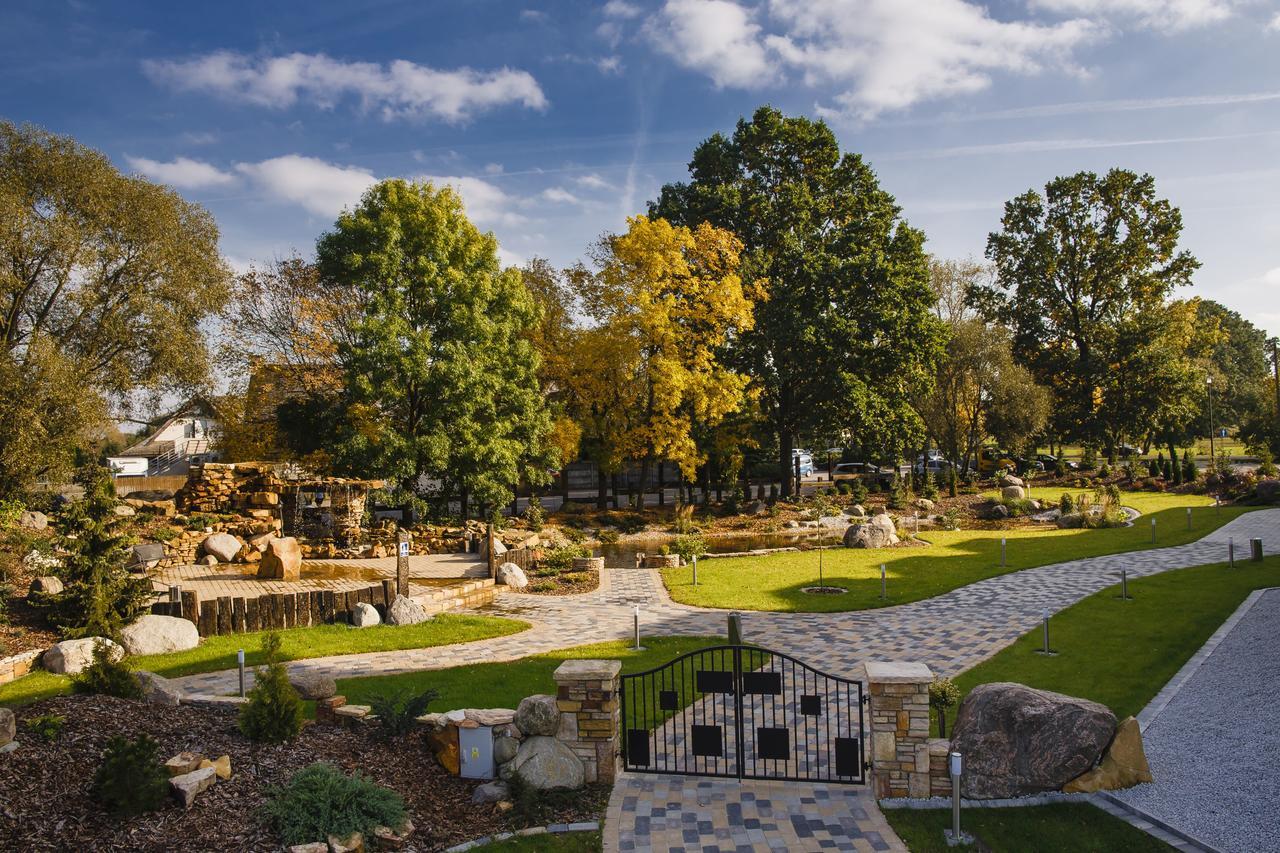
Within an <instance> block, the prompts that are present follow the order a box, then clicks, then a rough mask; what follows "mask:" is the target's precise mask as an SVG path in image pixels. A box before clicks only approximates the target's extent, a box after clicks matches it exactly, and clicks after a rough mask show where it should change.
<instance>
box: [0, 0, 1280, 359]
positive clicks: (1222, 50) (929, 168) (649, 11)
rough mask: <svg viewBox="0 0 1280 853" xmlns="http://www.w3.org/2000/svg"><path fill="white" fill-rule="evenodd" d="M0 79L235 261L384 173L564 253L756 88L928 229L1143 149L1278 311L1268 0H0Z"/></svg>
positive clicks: (981, 214)
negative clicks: (419, 182)
mask: <svg viewBox="0 0 1280 853" xmlns="http://www.w3.org/2000/svg"><path fill="white" fill-rule="evenodd" d="M0 77H2V78H3V79H4V80H5V85H4V86H3V87H0V117H3V118H6V119H9V120H13V121H30V122H34V123H37V124H40V125H42V126H44V127H46V128H48V129H50V130H53V131H55V132H58V133H64V134H70V135H72V136H75V137H76V138H77V139H79V140H80V141H82V142H84V143H85V144H87V145H90V146H92V147H94V148H98V149H100V150H102V151H103V152H105V153H106V154H107V155H108V156H110V157H111V158H112V159H113V160H114V161H115V162H116V163H117V164H119V165H120V166H121V167H122V168H125V169H129V170H134V171H140V172H143V173H146V174H148V175H150V176H152V177H154V178H157V179H159V180H164V181H166V182H169V183H171V184H173V185H174V186H176V187H177V188H179V189H180V190H181V192H182V193H183V194H184V195H185V196H186V197H188V198H191V199H193V200H196V201H199V202H200V203H202V204H204V205H205V206H207V207H208V208H209V209H210V210H211V211H212V212H213V214H214V215H215V216H216V218H217V221H218V224H219V226H220V228H221V231H222V248H223V251H224V253H225V254H226V256H227V258H228V259H229V261H230V262H231V263H232V264H233V266H236V267H238V268H242V267H243V266H244V265H246V264H247V263H248V262H250V261H252V260H268V259H270V258H271V257H273V256H276V255H283V254H286V253H288V252H289V251H290V250H292V249H297V250H299V251H301V252H302V253H304V254H310V252H311V250H312V246H313V244H314V241H315V238H316V236H317V235H318V234H320V233H321V232H322V231H323V230H324V229H325V228H327V227H328V226H329V225H330V224H331V223H332V221H333V218H334V216H335V214H336V213H337V211H338V210H339V209H341V207H342V206H343V205H347V204H351V203H352V202H354V201H355V200H356V199H357V198H358V197H359V194H360V192H361V190H362V189H363V188H364V187H365V186H367V185H368V184H369V183H370V182H371V181H373V180H375V179H377V178H382V177H388V176H406V177H421V176H431V177H433V178H435V179H437V180H446V181H448V182H450V183H452V184H454V185H456V186H457V187H458V188H459V189H460V191H461V192H462V195H463V197H464V199H465V200H466V202H467V205H468V210H469V212H470V214H471V215H472V218H473V219H475V220H476V221H477V222H478V223H479V224H480V225H481V226H482V227H484V228H487V229H491V230H493V231H494V232H495V233H496V234H497V236H498V238H499V240H500V242H501V245H502V247H503V252H504V256H505V257H506V258H508V259H509V260H512V261H521V260H524V259H527V258H529V257H532V256H534V255H542V256H544V257H549V258H550V259H551V260H553V261H554V262H556V263H560V264H568V263H571V262H572V261H574V260H576V259H578V258H579V257H581V256H582V255H583V253H584V251H585V250H586V248H587V247H588V245H589V244H590V243H591V242H592V241H593V240H594V239H595V238H596V237H597V236H598V235H599V234H601V233H602V232H604V231H606V230H614V229H618V228H620V227H622V226H623V222H624V218H625V216H626V215H628V214H631V213H637V212H641V211H643V209H644V203H645V201H647V200H648V199H650V198H653V197H654V196H655V194H656V192H657V190H658V188H659V187H660V186H661V184H662V183H664V182H667V181H671V180H677V179H680V178H682V177H683V176H684V175H685V164H686V163H687V161H688V159H689V156H690V154H691V152H692V150H693V147H694V146H695V145H696V144H697V143H698V142H699V141H700V140H702V139H703V138H705V137H706V136H707V135H709V134H710V133H712V132H714V131H717V130H723V131H729V130H731V129H732V126H733V123H734V122H735V121H736V120H737V118H738V117H739V116H740V115H743V114H749V113H750V112H751V111H752V110H753V109H754V108H755V107H756V106H757V105H759V104H762V103H772V104H774V105H775V106H777V107H779V108H780V109H782V110H784V111H786V112H789V113H804V114H807V115H814V116H822V117H824V118H826V120H827V121H828V122H830V124H831V125H832V127H833V128H834V129H835V130H836V133H837V135H838V136H839V138H840V141H841V144H842V146H843V147H844V148H845V149H846V150H851V151H857V152H860V153H862V154H863V155H864V156H865V157H866V158H867V159H868V161H869V162H870V163H871V164H872V166H873V167H874V168H875V169H876V171H877V172H878V174H879V175H880V178H881V182H882V184H883V185H884V187H885V188H886V189H888V190H889V191H890V192H892V193H893V194H894V195H895V196H896V197H897V199H898V201H899V203H900V204H901V205H902V207H903V211H904V215H905V216H906V218H907V219H908V220H909V221H910V222H911V223H912V224H913V225H915V226H917V227H920V228H922V229H924V231H925V233H926V235H927V236H928V241H929V242H928V248H929V250H930V251H932V252H934V253H936V254H938V255H941V256H945V257H963V256H968V255H973V256H980V255H981V254H982V251H983V248H984V246H985V242H986V235H987V233H988V232H989V231H991V230H992V229H994V228H995V227H996V226H997V224H998V220H999V216H1000V211H1001V205H1002V204H1003V202H1004V201H1005V200H1007V199H1008V198H1010V197H1012V196H1013V195H1016V194H1017V193H1019V192H1022V191H1025V190H1027V189H1029V188H1032V187H1037V188H1039V187H1043V185H1044V183H1045V181H1047V180H1048V179H1050V178H1052V177H1053V176H1055V175H1059V174H1067V173H1070V172H1074V171H1077V170H1081V169H1092V170H1097V171H1102V170H1105V169H1107V168H1110V167H1112V166H1123V167H1127V168H1132V169H1135V170H1139V171H1146V172H1150V173H1151V174H1153V175H1154V176H1155V177H1156V180H1157V185H1158V188H1159V190H1160V192H1161V193H1162V194H1163V195H1165V196H1167V197H1169V198H1170V199H1171V200H1172V201H1173V202H1174V203H1175V204H1177V205H1178V206H1179V207H1181V209H1182V211H1183V215H1184V219H1185V223H1186V228H1185V231H1184V234H1183V243H1184V246H1185V247H1186V248H1188V249H1190V250H1191V251H1192V252H1194V253H1195V254H1196V255H1197V256H1198V257H1199V258H1200V259H1201V261H1202V262H1203V263H1204V267H1203V269H1202V270H1201V271H1200V272H1199V274H1198V275H1197V277H1196V287H1195V288H1194V289H1193V291H1192V292H1194V293H1198V294H1199V295H1202V296H1205V297H1210V298H1214V299H1218V300H1220V301H1222V302H1224V303H1226V304H1227V305H1229V306H1231V307H1233V308H1235V309H1236V310H1239V311H1240V312H1241V313H1243V314H1244V315H1245V316H1246V317H1247V318H1248V319H1250V320H1252V321H1253V322H1254V323H1257V324H1258V325H1260V326H1262V327H1264V328H1267V329H1268V330H1269V331H1270V332H1271V333H1272V334H1276V333H1280V299H1278V298H1277V297H1280V156H1277V155H1280V3H1278V2H1276V0H1010V2H992V3H989V4H986V5H982V4H979V3H975V2H968V0H910V2H907V0H759V2H749V0H650V2H641V0H625V2H622V0H613V2H608V3H605V2H599V3H581V2H556V3H535V2H527V3H510V2H497V0H471V2H429V0H395V1H394V2H393V1H392V0H375V2H362V3H352V2H342V3H335V2H328V0H308V2H275V3H262V2H256V3H239V2H230V1H229V0H227V1H226V2H219V3H216V4H215V3H184V4H177V3H160V2H153V3H142V2H127V0H115V2H110V3H106V2H103V3H91V2H85V0H75V2H66V0H29V1H28V0H7V2H6V3H5V4H4V7H3V9H2V10H0Z"/></svg>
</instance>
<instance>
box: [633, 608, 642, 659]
mask: <svg viewBox="0 0 1280 853" xmlns="http://www.w3.org/2000/svg"><path fill="white" fill-rule="evenodd" d="M631 616H632V619H633V620H634V625H635V634H636V644H635V646H634V647H633V648H632V651H637V652H638V651H640V605H639V604H637V605H636V606H635V608H634V609H633V610H632V611H631Z"/></svg>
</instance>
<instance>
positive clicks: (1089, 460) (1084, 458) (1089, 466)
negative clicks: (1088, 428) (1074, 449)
mask: <svg viewBox="0 0 1280 853" xmlns="http://www.w3.org/2000/svg"><path fill="white" fill-rule="evenodd" d="M1097 464H1098V451H1097V450H1095V449H1094V448H1092V447H1086V448H1084V452H1083V453H1082V455H1081V459H1080V468H1081V470H1084V471H1091V470H1093V468H1094V466H1095V465H1097Z"/></svg>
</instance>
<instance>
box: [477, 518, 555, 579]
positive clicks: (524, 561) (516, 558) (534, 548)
mask: <svg viewBox="0 0 1280 853" xmlns="http://www.w3.org/2000/svg"><path fill="white" fill-rule="evenodd" d="M497 541H498V535H497V533H496V532H495V531H494V529H493V525H492V524H490V525H489V533H488V537H487V544H486V547H485V552H486V557H487V558H488V560H489V577H491V578H493V579H495V580H496V579H497V577H498V566H501V565H502V564H503V563H515V564H516V565H517V566H519V567H520V568H521V569H523V570H524V571H525V572H526V573H528V572H531V571H533V567H534V565H535V564H536V563H537V562H538V559H539V558H540V557H541V556H542V548H540V547H538V546H539V545H541V544H542V543H541V541H540V540H539V539H538V537H537V536H534V537H533V538H532V539H531V540H528V541H529V542H530V543H531V544H529V545H525V546H521V547H519V548H509V549H507V550H506V551H504V552H502V554H498V553H497V549H496V548H495V547H494V544H495V543H496V542H497Z"/></svg>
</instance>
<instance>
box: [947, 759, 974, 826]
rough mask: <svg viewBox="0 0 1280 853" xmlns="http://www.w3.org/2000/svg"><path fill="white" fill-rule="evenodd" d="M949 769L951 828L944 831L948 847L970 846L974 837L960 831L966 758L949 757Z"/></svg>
mask: <svg viewBox="0 0 1280 853" xmlns="http://www.w3.org/2000/svg"><path fill="white" fill-rule="evenodd" d="M947 769H948V770H949V771H950V772H951V828H950V829H944V830H943V831H942V835H943V837H944V838H945V839H946V840H947V846H948V847H958V846H960V845H966V846H967V845H970V844H972V843H973V836H971V835H969V834H968V833H966V832H964V831H962V830H961V829H960V776H961V775H962V774H963V773H964V757H963V756H961V755H960V753H958V752H953V753H951V755H950V756H949V760H948V762H947Z"/></svg>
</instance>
